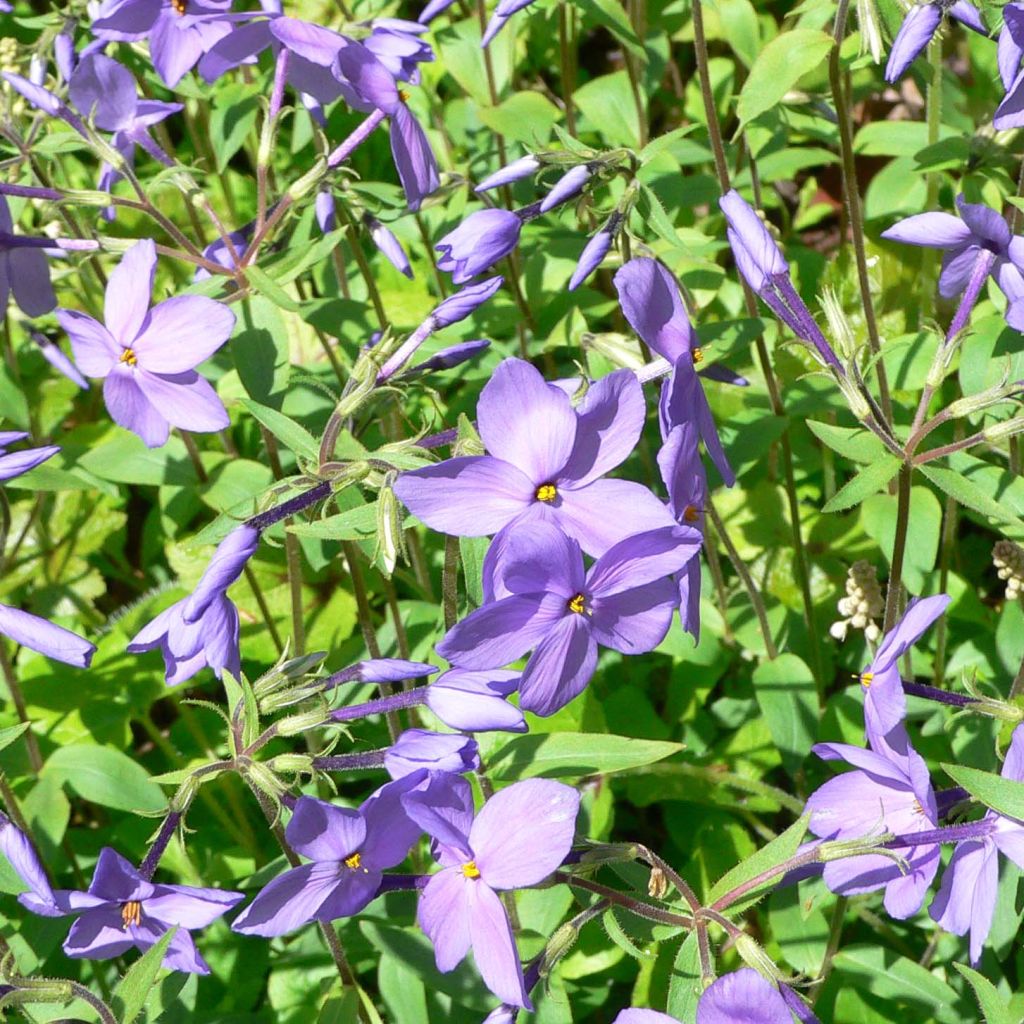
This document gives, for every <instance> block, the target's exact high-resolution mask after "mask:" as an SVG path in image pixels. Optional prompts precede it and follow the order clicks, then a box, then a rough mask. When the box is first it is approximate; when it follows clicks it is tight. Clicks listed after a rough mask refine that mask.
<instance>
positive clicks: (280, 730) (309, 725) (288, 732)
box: [277, 708, 329, 736]
mask: <svg viewBox="0 0 1024 1024" xmlns="http://www.w3.org/2000/svg"><path fill="white" fill-rule="evenodd" d="M328 720H329V719H328V715H327V711H326V709H325V708H316V709H314V710H313V711H304V712H303V713H302V714H299V715H291V716H289V717H288V718H282V719H281V721H280V722H278V723H277V735H278V736H297V735H298V734H299V733H300V732H307V731H308V730H310V729H315V728H317V726H321V725H326V724H327V722H328Z"/></svg>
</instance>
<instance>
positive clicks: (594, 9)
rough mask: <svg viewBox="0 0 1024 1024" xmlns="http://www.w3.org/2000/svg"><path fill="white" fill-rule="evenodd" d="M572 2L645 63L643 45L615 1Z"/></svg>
mask: <svg viewBox="0 0 1024 1024" xmlns="http://www.w3.org/2000/svg"><path fill="white" fill-rule="evenodd" d="M574 2H575V4H576V6H577V7H578V8H579V9H580V10H581V11H585V12H586V13H587V14H588V15H590V17H591V18H593V19H594V21H596V22H597V23H598V24H599V25H603V26H604V27H605V28H606V29H608V31H609V32H611V34H612V35H613V36H615V38H616V39H618V41H619V42H620V43H622V45H623V46H625V47H626V49H627V50H629V51H630V53H632V54H633V56H634V57H636V58H637V59H638V60H640V61H641V62H642V63H644V64H646V63H647V54H646V52H645V51H644V47H643V43H642V42H641V41H640V37H639V36H638V35H637V34H636V32H634V31H633V26H632V25H631V24H630V21H629V17H628V16H627V14H626V12H625V11H624V10H623V8H622V6H621V5H620V4H618V3H616V0H574Z"/></svg>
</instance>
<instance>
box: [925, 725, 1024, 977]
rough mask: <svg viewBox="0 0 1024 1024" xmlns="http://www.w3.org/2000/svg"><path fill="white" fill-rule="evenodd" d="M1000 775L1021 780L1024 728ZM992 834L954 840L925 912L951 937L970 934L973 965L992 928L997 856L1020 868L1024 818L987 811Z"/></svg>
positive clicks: (1014, 740)
mask: <svg viewBox="0 0 1024 1024" xmlns="http://www.w3.org/2000/svg"><path fill="white" fill-rule="evenodd" d="M1002 777H1003V778H1004V779H1012V780H1013V781H1014V782H1024V726H1017V728H1016V729H1014V731H1013V738H1012V739H1011V740H1010V749H1009V750H1008V751H1007V752H1006V760H1005V761H1003V770H1002ZM983 820H984V821H986V822H990V823H992V826H993V828H992V832H991V833H989V834H988V835H986V836H982V837H980V838H978V839H967V840H965V841H963V842H961V843H958V844H957V847H956V849H955V850H954V851H953V856H952V859H951V860H950V862H949V867H948V868H946V873H945V874H944V875H943V876H942V884H941V885H940V886H939V891H938V893H937V894H936V896H935V899H934V900H932V905H931V906H930V907H929V908H928V913H929V914H931V916H932V917H933V918H934V919H935V921H936V922H937V923H938V924H939V926H940V927H941V928H944V929H945V930H946V931H947V932H952V933H953V934H954V935H966V934H967V933H968V932H970V936H971V938H970V954H971V962H972V963H973V964H977V963H978V961H979V960H980V959H981V950H982V947H983V946H984V945H985V940H986V939H987V938H988V933H989V931H990V930H991V928H992V918H993V917H994V916H995V910H996V898H997V896H998V888H999V854H1000V853H1001V854H1002V855H1003V856H1004V857H1008V858H1009V859H1010V860H1011V861H1013V863H1014V864H1016V865H1017V867H1019V868H1022V869H1024V822H1022V821H1017V820H1016V819H1015V818H1009V817H1007V816H1006V815H1003V814H999V813H998V812H997V811H992V810H990V811H988V813H987V814H986V815H985V817H984V819H983Z"/></svg>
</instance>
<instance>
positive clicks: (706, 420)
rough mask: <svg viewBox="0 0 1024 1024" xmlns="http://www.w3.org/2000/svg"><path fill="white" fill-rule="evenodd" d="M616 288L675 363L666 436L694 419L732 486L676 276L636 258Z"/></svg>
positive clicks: (631, 315) (644, 334)
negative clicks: (699, 373)
mask: <svg viewBox="0 0 1024 1024" xmlns="http://www.w3.org/2000/svg"><path fill="white" fill-rule="evenodd" d="M615 289H616V291H617V292H618V293H619V305H620V306H621V307H622V312H623V314H624V315H625V317H626V319H627V320H628V321H629V323H630V326H631V327H632V328H633V330H634V331H636V333H637V334H638V335H639V336H640V338H641V339H642V340H643V341H645V342H646V343H647V344H648V345H649V346H650V347H651V348H652V349H653V350H654V351H655V352H657V353H658V355H660V356H663V357H664V358H665V359H667V360H668V361H669V362H670V363H671V364H672V376H671V377H670V378H669V380H667V381H666V382H665V383H664V385H663V386H662V390H661V402H660V405H659V419H660V422H661V434H662V438H663V439H664V438H665V437H667V436H668V434H669V433H670V432H671V431H672V428H673V427H675V426H677V425H678V424H680V423H686V422H692V423H694V425H695V426H696V428H697V431H698V433H699V434H700V438H701V440H702V441H703V442H704V447H705V448H707V450H708V454H709V455H710V456H711V461H712V462H714V464H715V466H716V467H717V468H718V472H719V473H720V474H721V476H722V479H723V480H724V481H725V483H726V484H727V485H728V486H730V487H731V486H732V485H733V484H734V483H735V482H736V475H735V474H734V473H733V471H732V467H731V466H730V465H729V460H728V459H727V458H726V455H725V451H724V449H723V448H722V443H721V441H720V440H719V438H718V431H717V430H716V429H715V421H714V418H713V417H712V415H711V407H710V406H709V405H708V400H707V398H706V397H705V395H704V390H703V388H702V387H701V384H700V381H699V380H698V378H697V370H696V365H697V364H698V363H700V362H701V361H702V359H703V358H704V355H703V352H702V351H701V349H700V348H699V346H697V345H696V344H695V341H696V336H695V334H694V331H693V327H692V326H691V324H690V318H689V317H688V316H687V315H686V310H685V309H684V308H683V303H682V299H681V298H680V295H679V289H678V287H677V286H676V282H675V280H674V278H673V277H672V275H671V274H670V273H669V272H668V271H667V270H666V269H665V268H664V267H663V266H662V265H661V264H660V263H658V262H657V260H652V259H648V258H647V257H637V258H636V259H632V260H630V261H629V262H628V263H625V264H623V265H622V267H620V268H619V270H618V271H617V272H616V274H615Z"/></svg>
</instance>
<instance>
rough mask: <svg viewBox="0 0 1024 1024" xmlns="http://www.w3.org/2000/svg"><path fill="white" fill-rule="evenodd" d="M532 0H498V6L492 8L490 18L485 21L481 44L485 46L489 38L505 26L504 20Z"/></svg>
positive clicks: (527, 5)
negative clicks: (492, 11) (485, 26)
mask: <svg viewBox="0 0 1024 1024" xmlns="http://www.w3.org/2000/svg"><path fill="white" fill-rule="evenodd" d="M532 3H533V0H498V6H497V7H495V8H494V13H493V14H492V15H491V20H490V21H489V22H488V23H487V28H486V30H485V31H484V35H483V38H482V39H481V40H480V45H481V46H487V45H488V44H489V43H490V42H491V40H492V39H493V38H494V37H495V36H496V35H497V34H498V33H499V32H500V31H501V30H502V29H503V28H504V27H505V22H507V21H508V19H509V18H511V17H512V15H513V14H515V13H516V11H521V10H522V9H523V8H524V7H529V6H530V4H532Z"/></svg>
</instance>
